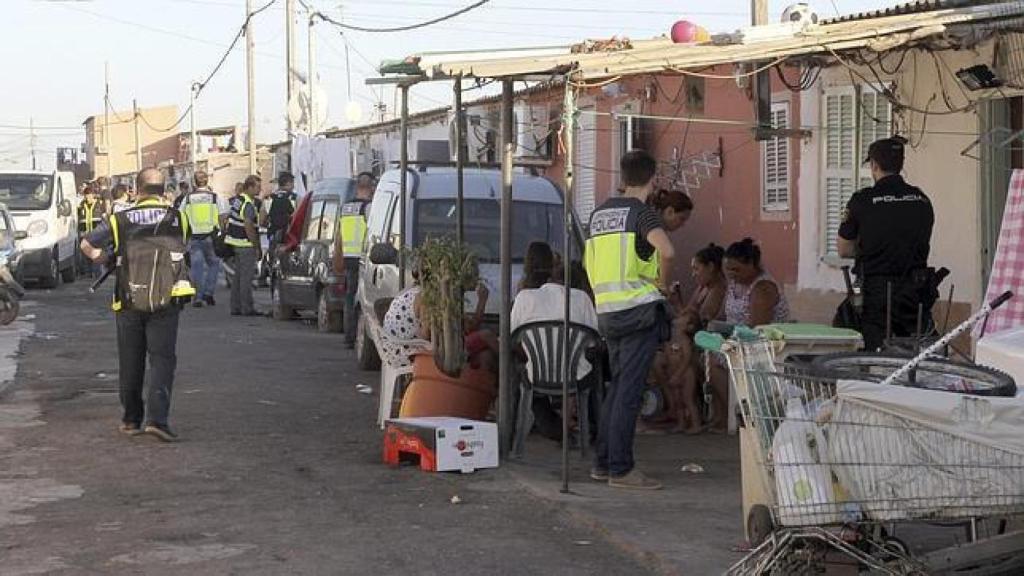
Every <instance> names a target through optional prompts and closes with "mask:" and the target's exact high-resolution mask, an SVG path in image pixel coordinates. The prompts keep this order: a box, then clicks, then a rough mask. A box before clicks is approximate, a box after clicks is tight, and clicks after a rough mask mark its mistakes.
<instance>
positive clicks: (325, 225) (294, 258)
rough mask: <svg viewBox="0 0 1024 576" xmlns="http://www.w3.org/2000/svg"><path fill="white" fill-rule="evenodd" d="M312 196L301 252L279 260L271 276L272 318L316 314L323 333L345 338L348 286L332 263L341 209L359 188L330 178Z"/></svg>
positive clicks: (312, 192)
mask: <svg viewBox="0 0 1024 576" xmlns="http://www.w3.org/2000/svg"><path fill="white" fill-rule="evenodd" d="M310 194H312V195H313V196H312V198H310V201H309V204H308V208H307V209H308V211H309V212H308V213H307V214H306V225H305V228H304V229H303V231H302V242H301V244H300V245H299V248H298V249H297V250H295V251H293V252H289V253H288V254H286V255H283V256H281V257H279V258H277V262H276V263H275V265H274V268H273V272H272V274H271V279H270V284H271V286H270V293H271V299H272V301H273V309H272V315H273V317H274V318H275V319H277V320H288V319H291V318H294V317H295V316H296V313H297V312H299V311H302V310H309V311H315V312H316V318H317V327H318V329H319V330H320V331H322V332H341V331H342V329H343V328H344V324H343V323H342V314H343V313H344V308H345V281H344V276H343V275H338V274H335V273H334V269H333V266H332V259H333V257H334V250H335V238H336V236H337V235H338V233H339V229H340V227H341V206H342V205H343V204H345V203H346V202H349V201H351V200H352V199H353V198H355V194H356V183H355V180H352V179H350V178H326V179H324V180H321V181H319V182H317V183H316V184H315V185H314V186H313V189H312V191H311V192H310Z"/></svg>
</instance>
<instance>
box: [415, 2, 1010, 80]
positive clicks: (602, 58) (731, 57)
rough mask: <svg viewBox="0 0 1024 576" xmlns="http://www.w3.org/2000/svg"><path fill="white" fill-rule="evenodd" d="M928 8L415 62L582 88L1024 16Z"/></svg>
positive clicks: (903, 40) (452, 72)
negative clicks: (714, 39) (747, 31)
mask: <svg viewBox="0 0 1024 576" xmlns="http://www.w3.org/2000/svg"><path fill="white" fill-rule="evenodd" d="M927 1H930V2H931V3H932V4H933V8H932V9H930V10H924V11H916V12H914V11H911V12H907V13H901V14H893V15H887V16H876V17H871V18H868V19H859V20H850V21H841V22H833V23H829V24H822V25H818V26H812V27H809V28H806V29H804V30H803V31H800V32H797V33H792V34H782V35H778V36H776V37H773V38H766V39H764V40H757V41H749V42H748V43H729V44H702V45H691V44H674V43H672V41H671V40H669V39H667V38H660V39H655V40H649V41H641V42H633V43H632V47H631V48H629V49H624V50H615V51H608V52H596V53H585V54H573V53H571V47H568V46H567V47H564V48H553V49H547V51H545V52H541V53H531V54H528V55H525V56H524V55H523V53H522V51H503V50H496V51H491V52H482V51H481V52H476V53H472V54H467V53H464V52H463V53H448V54H438V53H429V54H422V55H420V56H415V57H412V58H410V61H415V62H418V64H419V67H420V69H421V70H422V72H423V74H424V76H425V77H426V78H428V79H430V78H446V77H452V76H456V75H459V74H461V75H463V76H469V77H476V78H502V77H517V76H527V75H550V74H558V73H562V72H566V71H568V70H572V69H576V70H578V71H579V74H580V77H581V78H582V79H584V80H588V79H590V80H593V79H600V78H609V77H614V76H619V75H627V74H645V73H646V74H650V73H659V72H665V71H670V70H673V69H676V70H681V69H694V68H701V67H706V66H713V65H716V64H727V63H745V62H763V61H766V60H774V59H779V58H784V57H792V56H805V55H813V54H828V53H829V52H830V51H832V50H834V51H837V52H839V51H843V50H851V49H861V48H867V49H874V50H878V51H884V50H891V49H893V48H896V47H898V46H902V45H904V44H907V43H911V42H915V41H919V40H922V39H925V38H929V37H933V36H937V35H941V34H943V33H944V32H946V31H947V29H948V28H949V27H951V26H956V25H963V24H968V25H970V24H977V23H982V22H987V21H995V20H1000V19H1009V18H1018V19H1019V18H1021V17H1022V16H1024V2H1022V1H1020V0H1017V1H1012V2H1011V1H1006V0H1003V1H998V2H984V1H982V2H967V3H966V4H967V5H964V6H956V7H952V8H949V7H942V8H939V9H935V8H934V3H935V2H937V1H942V2H950V1H954V2H956V3H958V4H962V3H963V2H960V0H927Z"/></svg>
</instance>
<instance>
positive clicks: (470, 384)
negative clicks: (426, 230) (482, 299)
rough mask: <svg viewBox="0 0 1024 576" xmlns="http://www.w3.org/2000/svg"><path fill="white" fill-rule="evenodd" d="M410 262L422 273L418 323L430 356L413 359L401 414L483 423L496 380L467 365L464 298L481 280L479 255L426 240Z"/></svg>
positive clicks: (451, 243) (455, 245) (444, 240)
mask: <svg viewBox="0 0 1024 576" xmlns="http://www.w3.org/2000/svg"><path fill="white" fill-rule="evenodd" d="M412 258H413V259H414V261H415V263H416V267H417V269H418V270H419V285H420V294H419V305H418V307H417V308H418V312H417V313H418V314H419V317H420V322H421V323H422V324H423V325H424V326H425V327H426V328H428V330H429V332H430V341H431V345H432V348H433V353H432V355H431V354H419V355H416V356H415V357H414V358H413V370H412V382H411V383H410V385H409V388H408V389H407V390H406V392H405V395H404V396H403V398H402V408H401V411H400V415H401V417H403V418H408V417H419V416H455V417H461V418H470V419H474V420H481V419H483V418H485V417H486V416H487V412H488V409H489V408H490V405H491V403H492V402H493V401H494V396H495V377H494V374H493V373H491V372H489V371H488V370H484V369H480V368H473V367H472V366H469V365H467V358H466V352H465V342H464V338H463V316H464V304H463V302H464V300H463V295H464V293H465V291H466V290H467V289H472V288H473V287H474V286H475V285H476V283H477V281H478V270H477V262H476V256H475V255H474V254H473V253H472V252H471V251H469V250H468V249H467V248H466V247H465V246H464V245H459V244H458V243H457V242H456V241H455V240H454V239H452V238H448V237H444V238H439V239H428V240H427V241H426V242H424V243H423V244H422V245H420V246H418V247H417V248H415V249H414V250H413V252H412Z"/></svg>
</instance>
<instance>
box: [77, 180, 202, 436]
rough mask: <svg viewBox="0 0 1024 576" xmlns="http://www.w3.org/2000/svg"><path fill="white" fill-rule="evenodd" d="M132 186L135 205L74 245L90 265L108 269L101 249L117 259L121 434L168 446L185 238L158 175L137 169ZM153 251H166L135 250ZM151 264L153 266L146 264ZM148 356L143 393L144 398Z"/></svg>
mask: <svg viewBox="0 0 1024 576" xmlns="http://www.w3.org/2000/svg"><path fill="white" fill-rule="evenodd" d="M136 186H137V190H139V193H140V196H139V201H138V204H137V205H136V206H135V207H133V208H130V209H128V210H126V211H123V212H120V213H118V214H115V215H112V216H110V217H109V220H108V222H106V223H103V224H101V225H100V226H98V227H97V228H96V229H95V230H93V231H92V232H91V233H89V235H88V236H86V237H85V238H84V239H83V240H82V244H81V248H82V252H83V253H84V254H85V255H86V256H87V257H89V259H91V260H92V261H93V262H97V263H107V264H108V265H111V264H113V263H110V262H107V260H108V259H109V258H110V257H111V253H108V248H111V247H113V252H112V255H113V257H114V258H116V259H117V260H116V261H115V262H120V264H118V265H117V269H116V275H117V283H116V286H115V288H114V306H113V308H114V311H115V313H116V318H117V351H118V365H119V379H120V392H121V405H122V407H123V408H124V415H123V417H122V419H121V426H120V430H121V432H123V433H125V434H128V435H132V436H135V435H138V434H142V433H146V434H150V435H153V436H155V437H157V438H159V439H160V440H163V441H165V442H173V441H174V440H177V438H178V436H177V434H175V433H174V432H173V431H171V428H170V426H169V425H168V414H169V412H170V408H171V389H172V387H173V383H174V370H175V366H176V364H177V360H176V357H175V348H176V346H177V340H178V314H179V311H180V304H179V303H178V300H177V299H178V298H179V297H184V298H187V297H189V296H191V295H192V294H194V291H193V290H192V289H191V286H190V285H188V284H187V282H184V285H183V283H182V281H181V280H180V279H178V278H179V275H180V274H184V273H185V272H187V271H184V270H182V268H181V266H182V264H181V263H182V262H183V261H184V254H183V252H184V250H185V242H186V241H187V239H188V222H187V221H186V220H185V219H184V218H183V217H182V216H181V214H180V213H179V212H178V211H177V210H175V209H174V208H171V207H170V206H168V205H167V203H166V202H165V201H164V199H163V198H162V196H163V193H164V177H163V175H162V174H161V173H160V171H159V170H157V169H156V168H146V169H144V170H142V171H141V172H139V174H138V176H137V178H136ZM154 246H156V248H153V247H154ZM159 246H168V247H170V248H169V249H168V251H169V252H170V254H169V255H168V257H164V258H156V257H148V258H147V257H141V258H140V257H138V254H140V252H137V250H143V251H145V250H147V249H149V250H156V251H159V250H160V248H159ZM150 253H155V252H150ZM175 255H177V257H175ZM150 262H152V263H153V264H152V265H149V264H148V263H150ZM147 265H149V266H150V267H149V269H147V268H146V266H147ZM156 266H159V267H160V268H159V269H158V268H156ZM138 278H153V279H156V278H160V279H165V280H155V281H151V284H150V285H149V286H146V285H142V286H141V289H140V288H139V285H138V283H137V279H138ZM161 282H163V283H161ZM168 282H173V284H168ZM140 294H145V295H146V297H142V296H140ZM154 294H156V296H157V297H156V298H155V299H154V296H153V295H154ZM147 354H148V356H149V366H150V372H149V393H148V395H147V398H146V400H145V401H143V394H142V392H143V386H144V382H145V381H146V378H145V376H146V357H147ZM143 422H145V428H143V426H142V424H143Z"/></svg>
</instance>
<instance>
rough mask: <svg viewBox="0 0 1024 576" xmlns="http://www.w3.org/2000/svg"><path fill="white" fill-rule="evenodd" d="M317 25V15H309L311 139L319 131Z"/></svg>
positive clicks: (308, 57)
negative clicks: (315, 27)
mask: <svg viewBox="0 0 1024 576" xmlns="http://www.w3.org/2000/svg"><path fill="white" fill-rule="evenodd" d="M314 25H316V13H313V12H311V13H310V14H309V33H308V34H307V35H306V36H307V37H306V41H307V43H308V46H307V48H308V50H309V54H308V56H307V59H306V60H307V62H306V63H307V65H308V66H309V75H308V78H307V83H306V88H308V89H309V123H308V124H309V125H308V128H309V137H310V138H312V137H314V136H316V133H317V132H318V131H319V127H318V126H317V113H316V30H315V29H314V28H313V26H314Z"/></svg>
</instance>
